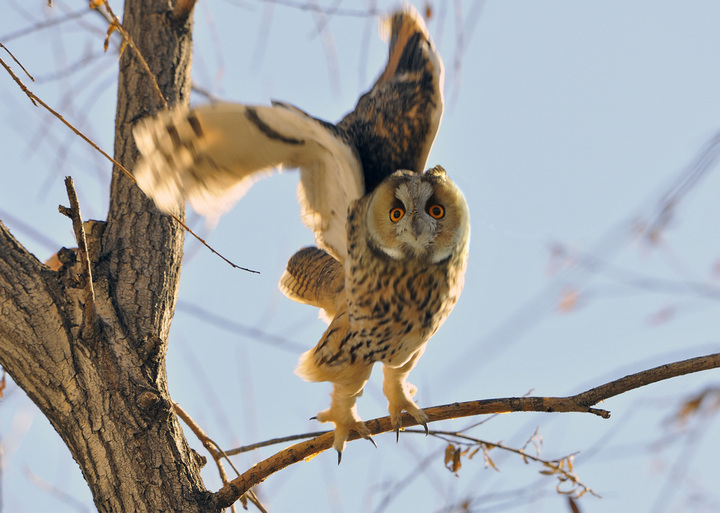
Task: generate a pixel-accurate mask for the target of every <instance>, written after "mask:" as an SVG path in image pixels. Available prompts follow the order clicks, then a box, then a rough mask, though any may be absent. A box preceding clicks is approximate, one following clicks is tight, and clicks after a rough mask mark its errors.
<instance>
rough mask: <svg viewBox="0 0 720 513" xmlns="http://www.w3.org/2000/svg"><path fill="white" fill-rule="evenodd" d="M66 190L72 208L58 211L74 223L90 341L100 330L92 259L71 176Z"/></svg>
mask: <svg viewBox="0 0 720 513" xmlns="http://www.w3.org/2000/svg"><path fill="white" fill-rule="evenodd" d="M65 189H66V190H67V195H68V199H69V200H70V208H67V207H64V206H62V205H60V206H59V207H58V209H59V210H60V213H61V214H64V215H66V216H68V217H69V218H70V220H71V221H72V225H73V231H74V232H75V240H76V241H77V243H78V261H79V262H80V268H81V269H82V273H81V275H80V283H82V284H83V286H84V287H85V305H84V306H85V311H84V317H85V319H84V324H83V330H82V336H83V338H85V339H88V338H92V337H94V336H95V335H96V334H97V328H98V322H97V321H98V318H97V311H96V310H95V289H94V287H93V279H92V268H91V266H90V258H89V257H88V247H87V238H86V237H85V228H84V227H83V222H82V214H80V202H79V201H78V197H77V192H76V191H75V182H74V181H73V179H72V178H71V177H69V176H66V177H65Z"/></svg>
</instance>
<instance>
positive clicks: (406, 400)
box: [383, 380, 430, 439]
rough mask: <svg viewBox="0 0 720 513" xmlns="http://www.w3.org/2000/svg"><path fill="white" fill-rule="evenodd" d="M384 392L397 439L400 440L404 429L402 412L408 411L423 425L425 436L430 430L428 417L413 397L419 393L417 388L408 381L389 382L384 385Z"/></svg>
mask: <svg viewBox="0 0 720 513" xmlns="http://www.w3.org/2000/svg"><path fill="white" fill-rule="evenodd" d="M383 392H385V397H387V400H388V412H389V413H390V423H391V424H392V426H393V428H395V435H396V438H397V439H399V438H400V429H402V412H403V411H406V412H408V413H409V414H410V416H412V418H414V419H415V421H416V422H417V423H418V424H422V426H423V427H424V428H425V435H427V434H428V433H429V432H430V431H429V430H428V426H427V422H428V416H427V415H425V412H424V411H422V410H421V409H420V408H418V406H417V404H415V401H413V400H412V396H414V395H415V393H416V392H417V388H415V386H413V385H411V384H410V383H408V382H407V381H401V382H389V381H387V380H386V381H385V383H384V384H383Z"/></svg>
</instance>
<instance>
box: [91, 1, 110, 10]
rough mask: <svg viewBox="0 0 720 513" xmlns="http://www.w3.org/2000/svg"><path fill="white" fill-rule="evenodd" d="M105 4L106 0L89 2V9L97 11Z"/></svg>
mask: <svg viewBox="0 0 720 513" xmlns="http://www.w3.org/2000/svg"><path fill="white" fill-rule="evenodd" d="M106 2H107V0H90V9H99V8H100V7H102V6H103V5H105V3H106Z"/></svg>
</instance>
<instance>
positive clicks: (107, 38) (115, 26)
mask: <svg viewBox="0 0 720 513" xmlns="http://www.w3.org/2000/svg"><path fill="white" fill-rule="evenodd" d="M117 29H118V22H117V20H113V22H112V23H111V24H110V26H109V27H108V29H107V34H106V35H105V43H104V44H103V47H104V48H105V51H106V52H107V49H108V46H109V45H110V36H111V35H112V33H113V32H115V31H116V30H117Z"/></svg>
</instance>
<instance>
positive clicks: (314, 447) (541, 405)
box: [214, 353, 720, 508]
mask: <svg viewBox="0 0 720 513" xmlns="http://www.w3.org/2000/svg"><path fill="white" fill-rule="evenodd" d="M717 367H720V353H715V354H711V355H707V356H700V357H697V358H691V359H689V360H683V361H680V362H674V363H669V364H666V365H661V366H660V367H655V368H653V369H649V370H645V371H642V372H638V373H636V374H631V375H629V376H625V377H623V378H620V379H617V380H614V381H611V382H609V383H606V384H604V385H601V386H599V387H596V388H592V389H590V390H587V391H585V392H582V393H580V394H577V395H573V396H569V397H509V398H500V399H484V400H479V401H469V402H464V403H453V404H447V405H443V406H435V407H432V408H426V409H424V410H423V411H424V412H425V414H426V415H427V416H428V421H429V422H434V421H438V420H447V419H455V418H460V417H470V416H474V415H485V414H489V413H509V412H517V411H535V412H546V413H553V412H580V413H593V414H595V415H598V416H600V417H603V418H605V419H607V418H610V412H609V411H607V410H601V409H597V408H593V407H592V406H594V405H595V404H597V403H599V402H600V401H603V400H605V399H609V398H611V397H614V396H616V395H619V394H622V393H624V392H628V391H630V390H633V389H636V388H640V387H643V386H645V385H649V384H651V383H656V382H658V381H661V380H665V379H670V378H674V377H677V376H681V375H684V374H689V373H693V372H700V371H703V370H709V369H714V368H717ZM402 420H403V426H404V427H407V426H414V425H417V422H416V421H415V419H413V418H412V417H411V416H410V415H407V414H404V415H403V417H402ZM365 424H366V426H367V427H368V429H369V431H370V434H371V435H377V434H379V433H385V432H388V431H392V430H394V428H393V427H392V425H391V423H390V417H382V418H379V419H373V420H370V421H368V422H366V423H365ZM358 438H359V436H358V434H357V433H354V432H353V433H351V434H350V437H349V438H348V441H350V440H357V439H358ZM332 443H333V433H332V432H328V433H325V434H322V435H320V436H318V437H315V438H313V439H311V440H307V441H305V442H301V443H298V444H295V445H293V446H291V447H288V448H286V449H283V450H282V451H280V452H278V453H276V454H274V455H273V456H271V457H269V458H267V459H266V460H263V461H261V462H259V463H257V464H256V465H254V466H253V467H252V468H251V469H249V470H248V471H246V472H245V473H244V474H242V475H241V476H240V477H238V478H236V479H234V480H233V481H232V482H231V483H230V484H228V485H225V486H224V487H223V488H221V489H220V490H218V492H217V493H216V494H215V497H214V499H215V503H216V506H217V507H218V508H225V507H228V506H229V505H231V504H232V503H234V502H235V501H236V500H238V498H239V497H241V496H242V494H244V493H245V492H247V490H249V489H250V488H252V487H253V486H255V485H256V484H259V483H261V482H263V481H264V480H265V479H267V478H268V477H269V476H270V475H272V474H274V473H275V472H278V471H280V470H282V469H284V468H286V467H288V466H290V465H292V464H294V463H297V462H299V461H304V460H306V459H309V458H312V457H314V456H316V455H318V454H320V453H321V452H323V451H325V450H327V449H329V448H330V447H332Z"/></svg>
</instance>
